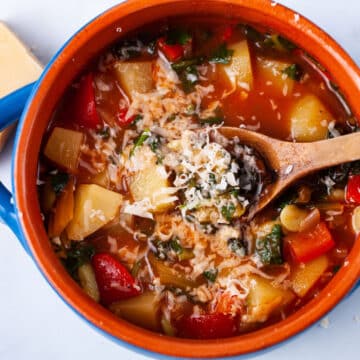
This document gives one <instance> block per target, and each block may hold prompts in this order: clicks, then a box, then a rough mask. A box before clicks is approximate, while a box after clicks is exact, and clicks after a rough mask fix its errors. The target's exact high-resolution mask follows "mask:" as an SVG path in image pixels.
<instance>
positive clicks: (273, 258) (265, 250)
mask: <svg viewBox="0 0 360 360" xmlns="http://www.w3.org/2000/svg"><path fill="white" fill-rule="evenodd" d="M282 237H283V233H282V229H281V226H280V225H279V224H276V225H274V226H273V228H272V230H271V232H270V233H269V234H268V235H266V236H265V237H263V238H261V239H257V240H256V253H257V254H258V255H259V256H260V259H261V261H262V262H263V264H265V265H269V264H282V263H283V262H284V260H283V258H282V248H281V240H282Z"/></svg>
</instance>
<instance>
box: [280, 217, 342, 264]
mask: <svg viewBox="0 0 360 360" xmlns="http://www.w3.org/2000/svg"><path fill="white" fill-rule="evenodd" d="M285 244H286V245H285V248H286V249H287V250H288V251H289V252H290V255H291V257H292V258H293V260H294V261H295V262H297V263H306V262H308V261H311V260H313V259H315V258H317V257H319V256H320V255H323V254H325V253H326V252H328V251H329V250H331V249H332V248H333V247H334V246H335V242H334V239H333V238H332V236H331V233H330V231H329V229H328V228H327V226H326V224H325V223H324V222H321V223H319V224H317V225H316V226H315V227H314V228H313V229H311V230H310V231H307V232H302V233H296V234H292V235H288V236H287V237H286V238H285Z"/></svg>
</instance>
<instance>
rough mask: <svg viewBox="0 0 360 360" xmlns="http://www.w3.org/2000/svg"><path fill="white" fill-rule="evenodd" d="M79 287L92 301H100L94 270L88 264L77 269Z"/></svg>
mask: <svg viewBox="0 0 360 360" xmlns="http://www.w3.org/2000/svg"><path fill="white" fill-rule="evenodd" d="M78 275H79V280H80V284H81V287H82V288H83V290H84V291H85V292H86V294H88V295H89V296H90V297H91V298H92V299H93V300H95V301H96V302H99V301H100V293H99V288H98V286H97V282H96V278H95V273H94V270H93V268H92V266H91V264H90V263H87V264H83V265H81V266H80V267H79V269H78Z"/></svg>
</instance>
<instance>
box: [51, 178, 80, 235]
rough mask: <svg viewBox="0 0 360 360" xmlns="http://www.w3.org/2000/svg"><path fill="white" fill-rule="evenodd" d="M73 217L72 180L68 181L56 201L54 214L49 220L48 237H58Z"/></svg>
mask: <svg viewBox="0 0 360 360" xmlns="http://www.w3.org/2000/svg"><path fill="white" fill-rule="evenodd" d="M73 217H74V180H73V179H70V180H69V181H68V183H67V184H66V186H65V188H64V190H63V191H62V192H61V194H60V195H59V196H58V198H57V200H56V205H55V209H54V212H53V213H52V214H51V217H50V220H49V236H50V237H55V236H60V234H61V233H62V232H63V231H64V230H65V228H66V226H67V225H68V224H69V222H70V221H71V220H72V218H73Z"/></svg>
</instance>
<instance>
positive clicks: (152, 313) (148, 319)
mask: <svg viewBox="0 0 360 360" xmlns="http://www.w3.org/2000/svg"><path fill="white" fill-rule="evenodd" d="M110 310H111V311H113V312H114V313H115V314H116V315H118V316H120V317H121V318H123V319H126V320H128V321H130V322H132V323H134V324H136V325H139V326H141V327H144V328H147V329H149V330H153V331H158V330H159V328H160V323H159V316H158V315H159V299H158V297H157V296H156V293H155V292H150V291H148V292H144V293H143V294H141V295H139V296H136V297H133V298H131V299H128V300H123V301H118V302H116V303H113V304H111V305H110Z"/></svg>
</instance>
